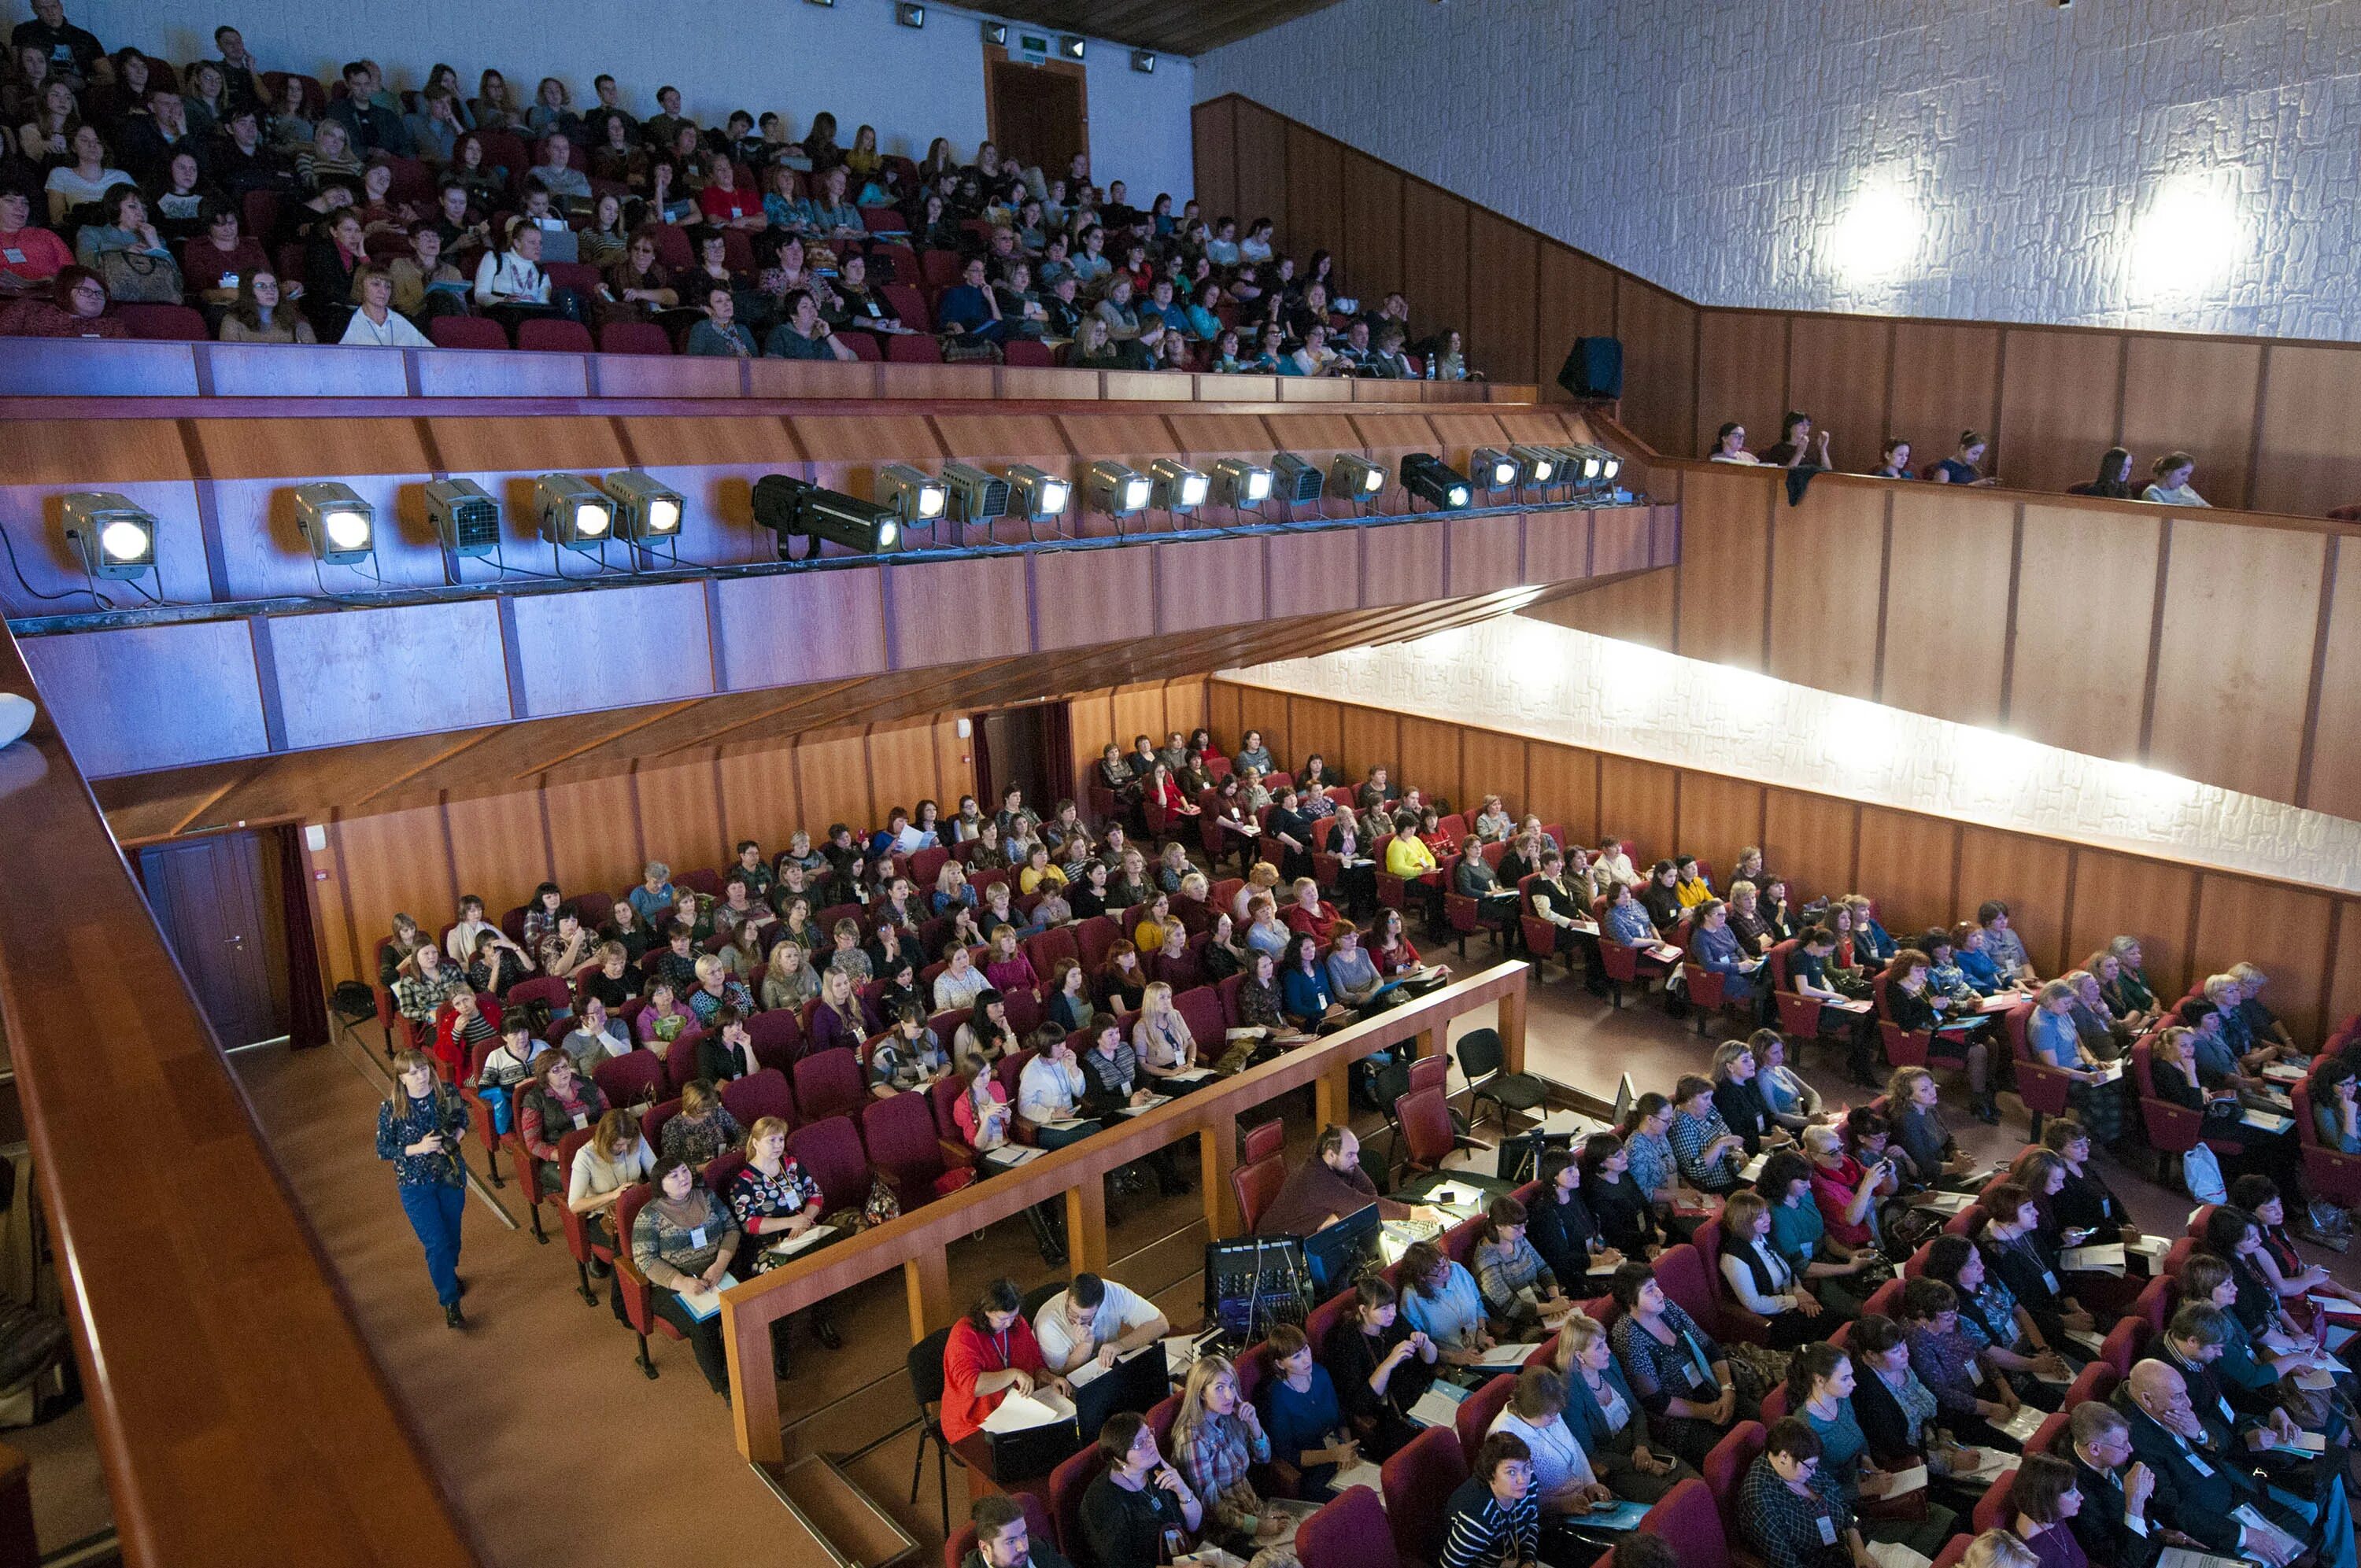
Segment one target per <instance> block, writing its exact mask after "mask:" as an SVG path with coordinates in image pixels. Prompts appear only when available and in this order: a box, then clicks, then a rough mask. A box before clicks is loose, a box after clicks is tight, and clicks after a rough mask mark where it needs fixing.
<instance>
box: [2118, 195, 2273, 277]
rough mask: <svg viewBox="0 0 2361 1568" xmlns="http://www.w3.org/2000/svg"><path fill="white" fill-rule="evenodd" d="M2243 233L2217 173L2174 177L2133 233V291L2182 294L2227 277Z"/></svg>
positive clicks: (2234, 204) (2234, 200)
mask: <svg viewBox="0 0 2361 1568" xmlns="http://www.w3.org/2000/svg"><path fill="white" fill-rule="evenodd" d="M2244 232H2245V227H2244V225H2243V224H2242V223H2241V221H2240V219H2239V215H2238V201H2237V197H2236V194H2235V192H2234V191H2233V190H2232V189H2231V186H2230V183H2229V181H2227V180H2226V179H2224V177H2223V176H2220V175H2213V176H2207V175H2198V174H2184V175H2175V176H2173V177H2172V178H2170V179H2169V180H2167V181H2165V182H2164V183H2163V185H2162V186H2161V187H2160V188H2159V189H2158V191H2157V192H2156V196H2155V199H2154V200H2152V201H2151V202H2149V203H2148V206H2147V212H2146V213H2144V214H2141V216H2140V218H2139V220H2138V223H2137V225H2136V227H2135V228H2134V229H2133V231H2132V258H2131V259H2132V289H2133V291H2134V292H2135V293H2136V294H2138V295H2139V296H2141V297H2143V298H2146V299H2172V298H2185V297H2187V296H2190V295H2194V294H2203V293H2206V292H2209V291H2213V290H2215V289H2217V288H2219V287H2220V285H2221V284H2222V283H2223V282H2224V280H2227V279H2228V277H2229V276H2230V269H2231V268H2232V266H2233V265H2234V264H2235V262H2236V260H2237V258H2238V249H2239V246H2240V244H2241V241H2242V236H2243V235H2244Z"/></svg>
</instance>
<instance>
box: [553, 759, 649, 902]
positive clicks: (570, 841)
mask: <svg viewBox="0 0 2361 1568" xmlns="http://www.w3.org/2000/svg"><path fill="white" fill-rule="evenodd" d="M545 793H546V795H547V796H548V799H547V802H546V805H545V806H544V810H545V811H546V812H547V814H548V817H549V841H550V858H551V859H552V860H553V861H555V862H556V870H557V872H558V873H559V875H558V879H557V880H558V883H559V885H560V886H563V887H566V888H567V889H568V890H569V891H574V890H576V889H577V884H579V887H578V891H579V892H580V893H606V894H618V893H623V892H626V891H628V890H629V889H630V888H631V886H633V885H634V884H635V883H638V882H639V880H640V869H641V866H642V863H643V862H644V861H646V859H647V854H646V850H645V846H643V845H642V842H641V840H640V813H639V809H638V807H637V806H635V805H634V804H633V798H634V797H633V795H632V790H631V778H630V776H629V775H628V774H624V773H616V774H613V775H611V776H609V777H607V778H598V779H582V780H578V781H575V782H571V783H566V784H551V785H549V786H548V788H547V790H546V792H545ZM525 891H526V892H528V893H530V892H532V891H533V890H532V889H531V888H527V889H526V890H525Z"/></svg>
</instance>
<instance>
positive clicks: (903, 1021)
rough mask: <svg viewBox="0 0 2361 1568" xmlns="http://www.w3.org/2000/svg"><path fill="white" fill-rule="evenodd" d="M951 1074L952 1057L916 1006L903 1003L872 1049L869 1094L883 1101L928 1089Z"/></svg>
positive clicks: (922, 1012) (924, 1015) (870, 1048)
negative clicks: (898, 1095)
mask: <svg viewBox="0 0 2361 1568" xmlns="http://www.w3.org/2000/svg"><path fill="white" fill-rule="evenodd" d="M950 1070H951V1058H950V1053H949V1052H948V1051H946V1050H944V1048H943V1044H942V1041H941V1039H940V1038H939V1037H938V1036H936V1034H935V1032H934V1031H933V1030H932V1029H930V1028H928V1026H927V1015H926V1013H925V1012H924V1011H923V1010H922V1009H921V1008H920V1007H919V1006H918V1004H917V1003H916V1002H905V1003H902V1004H901V1005H900V1006H899V1007H898V1008H897V1009H896V1010H895V1014H894V1015H893V1025H892V1026H891V1027H890V1028H888V1029H887V1030H886V1032H885V1033H884V1034H883V1035H881V1036H878V1037H877V1039H876V1040H874V1041H873V1042H872V1043H871V1045H870V1047H869V1092H870V1093H871V1094H872V1095H873V1096H875V1097H876V1098H877V1099H880V1100H884V1099H887V1098H890V1097H891V1096H893V1095H895V1094H910V1093H915V1092H917V1091H920V1090H923V1089H926V1088H928V1087H929V1086H931V1085H932V1084H933V1083H934V1082H935V1081H936V1080H939V1079H940V1078H942V1077H943V1076H945V1075H946V1074H948V1073H949V1072H950Z"/></svg>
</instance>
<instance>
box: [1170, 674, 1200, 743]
mask: <svg viewBox="0 0 2361 1568" xmlns="http://www.w3.org/2000/svg"><path fill="white" fill-rule="evenodd" d="M1205 686H1206V683H1205V682H1204V681H1203V680H1201V679H1199V678H1197V677H1195V676H1191V677H1190V678H1189V679H1187V680H1180V681H1173V682H1171V683H1170V684H1169V685H1166V686H1165V688H1164V722H1165V723H1166V724H1168V725H1170V726H1171V727H1172V728H1173V729H1178V730H1179V731H1180V733H1181V735H1182V737H1183V738H1186V737H1187V735H1188V734H1189V732H1190V731H1191V730H1192V729H1196V728H1197V727H1198V726H1200V725H1202V724H1203V723H1204V722H1205Z"/></svg>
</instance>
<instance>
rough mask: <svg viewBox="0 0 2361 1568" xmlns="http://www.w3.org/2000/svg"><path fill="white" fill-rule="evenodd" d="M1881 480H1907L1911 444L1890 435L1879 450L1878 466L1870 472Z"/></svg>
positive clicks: (1909, 474)
mask: <svg viewBox="0 0 2361 1568" xmlns="http://www.w3.org/2000/svg"><path fill="white" fill-rule="evenodd" d="M1870 472H1871V474H1872V475H1873V476H1874V477H1877V478H1880V479H1907V478H1910V477H1912V475H1911V472H1910V444H1909V443H1908V442H1906V441H1905V440H1903V439H1902V438H1901V437H1899V436H1894V435H1889V436H1887V437H1886V438H1885V439H1884V441H1883V442H1881V443H1880V444H1879V445H1878V448H1877V466H1876V467H1874V468H1872V469H1871V470H1870Z"/></svg>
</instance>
